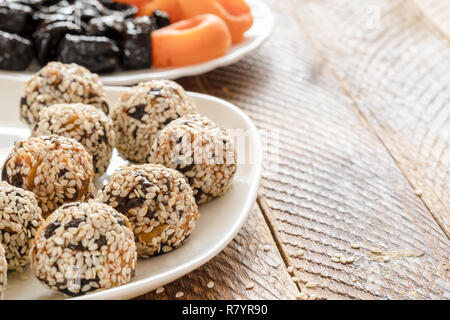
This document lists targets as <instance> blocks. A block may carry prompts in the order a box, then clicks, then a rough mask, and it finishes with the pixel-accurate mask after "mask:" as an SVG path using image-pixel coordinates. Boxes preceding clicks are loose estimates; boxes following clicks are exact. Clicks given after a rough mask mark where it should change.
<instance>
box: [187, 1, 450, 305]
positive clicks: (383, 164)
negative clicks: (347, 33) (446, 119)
mask: <svg viewBox="0 0 450 320" xmlns="http://www.w3.org/2000/svg"><path fill="white" fill-rule="evenodd" d="M268 2H269V3H270V5H271V6H272V8H273V9H274V12H275V14H276V17H277V28H276V30H275V32H274V34H273V36H272V38H271V39H270V41H269V42H268V43H267V44H265V45H264V46H263V47H262V48H261V49H260V50H259V51H258V53H257V54H254V55H252V56H251V57H249V58H246V59H244V60H243V61H241V62H240V63H238V64H236V65H234V66H231V67H228V68H223V69H220V70H217V71H214V72H211V73H208V74H206V75H202V76H200V77H196V78H188V79H184V80H183V81H182V84H183V85H185V86H186V87H187V88H189V89H191V90H194V91H202V92H206V93H209V94H213V95H216V96H219V97H223V98H225V99H227V100H230V101H231V102H233V103H235V104H237V105H238V106H240V107H241V108H242V109H243V110H244V111H245V112H246V113H247V114H248V115H250V117H251V118H252V119H253V120H254V121H255V122H256V123H257V125H258V127H259V128H260V129H265V130H264V131H262V134H263V137H264V138H266V140H268V141H266V142H267V145H268V146H269V147H273V148H276V147H277V139H273V138H274V137H273V136H274V135H275V138H276V136H277V135H278V136H279V138H280V145H279V147H280V153H279V162H278V165H277V162H276V161H273V162H272V161H270V160H271V157H270V154H269V153H267V152H266V155H265V159H266V166H265V171H264V176H263V182H262V190H261V194H262V201H261V203H262V204H263V207H265V213H266V218H267V219H270V222H271V226H272V227H273V228H274V231H275V232H277V237H278V239H280V241H281V244H282V249H283V251H284V252H283V254H285V255H286V256H287V257H289V259H288V263H292V264H293V265H294V266H295V269H296V276H297V277H299V278H300V279H301V286H302V288H303V290H304V291H305V292H307V293H308V294H311V295H317V296H318V297H319V298H391V299H396V298H448V297H449V277H448V257H449V251H450V246H449V242H448V239H447V238H446V237H445V235H444V233H443V232H442V230H441V229H440V227H439V225H438V224H437V223H436V221H435V220H434V219H433V218H432V216H431V215H430V212H429V211H428V209H427V208H426V207H425V206H424V204H423V202H422V201H421V200H420V199H419V198H418V197H417V196H416V195H415V193H414V189H413V188H411V185H410V183H409V181H408V180H407V179H406V178H405V176H404V175H403V174H402V172H401V170H400V169H399V168H398V166H397V163H396V162H395V161H393V159H392V157H391V155H390V154H389V152H388V151H387V150H386V148H385V146H384V145H383V143H381V142H380V140H379V138H378V137H377V135H376V134H374V132H373V130H372V129H371V127H370V126H369V124H368V123H366V122H365V121H364V117H361V115H360V114H359V109H358V108H357V107H356V106H355V103H354V101H353V100H352V99H351V98H349V97H348V96H347V95H346V94H345V93H344V91H343V90H342V84H341V83H340V82H339V81H337V80H336V77H335V75H334V74H333V73H332V72H331V71H330V68H329V66H328V65H327V64H326V63H324V60H323V58H322V57H321V56H320V55H319V54H318V53H317V51H315V49H314V48H313V47H312V46H311V44H310V42H309V41H308V40H307V39H306V37H305V35H304V34H303V33H302V32H301V31H300V30H299V27H298V23H297V21H295V20H294V19H293V18H292V17H291V16H290V13H289V10H291V11H292V9H296V7H297V6H296V4H298V2H297V1H292V6H293V8H290V9H289V10H288V9H287V8H286V6H285V5H284V4H282V3H280V2H279V1H276V0H271V1H268ZM320 3H321V2H320ZM320 22H321V24H322V25H323V28H325V29H326V28H331V26H329V24H330V23H331V22H333V20H320ZM334 40H336V41H337V40H338V39H333V41H334ZM399 41H400V40H399ZM400 42H401V41H400ZM347 59H348V57H347ZM348 67H349V68H350V69H352V68H353V69H354V68H357V65H356V66H353V65H351V66H348ZM379 80H380V81H381V80H382V79H379ZM380 94H381V93H380ZM419 125H421V124H420V123H419ZM426 125H428V124H427V123H424V124H423V126H424V127H425V126H426ZM267 130H272V131H267ZM270 132H272V139H267V138H269V137H270ZM274 160H276V159H274ZM352 243H356V244H359V245H360V246H361V248H360V249H354V248H351V244H352ZM372 247H377V248H379V249H381V254H380V253H373V252H370V251H369V249H370V248H372ZM299 250H303V251H304V252H305V253H304V255H303V256H301V257H300V256H299V255H298V251H299ZM335 253H341V254H343V255H344V256H345V257H349V256H353V255H354V256H355V262H354V263H352V264H340V263H336V262H333V260H335V259H333V258H332V257H333V255H334V254H335ZM380 259H381V260H380ZM383 259H385V260H386V262H384V260H383ZM388 260H389V261H388ZM314 284H317V286H314ZM307 287H309V288H307ZM313 287H314V288H313ZM269 290H270V289H269Z"/></svg>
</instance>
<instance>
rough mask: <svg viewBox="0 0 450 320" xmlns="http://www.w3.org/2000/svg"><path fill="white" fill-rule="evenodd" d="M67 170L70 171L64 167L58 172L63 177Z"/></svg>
mask: <svg viewBox="0 0 450 320" xmlns="http://www.w3.org/2000/svg"><path fill="white" fill-rule="evenodd" d="M67 172H69V170H67V169H62V170H59V172H58V177H60V178H61V177H63V176H64V175H65V174H66V173H67Z"/></svg>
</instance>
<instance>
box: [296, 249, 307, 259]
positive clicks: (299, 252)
mask: <svg viewBox="0 0 450 320" xmlns="http://www.w3.org/2000/svg"><path fill="white" fill-rule="evenodd" d="M304 254H305V251H303V250H298V251H297V258H301V257H303V256H304Z"/></svg>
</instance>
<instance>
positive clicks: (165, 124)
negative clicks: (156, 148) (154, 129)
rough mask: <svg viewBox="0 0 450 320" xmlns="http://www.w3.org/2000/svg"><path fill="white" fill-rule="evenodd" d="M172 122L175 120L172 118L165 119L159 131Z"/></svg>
mask: <svg viewBox="0 0 450 320" xmlns="http://www.w3.org/2000/svg"><path fill="white" fill-rule="evenodd" d="M173 120H175V119H174V118H167V119H166V121H164V122H163V123H161V124H160V126H159V129H162V128H164V127H165V126H167V125H168V124H169V123H171V122H172V121H173Z"/></svg>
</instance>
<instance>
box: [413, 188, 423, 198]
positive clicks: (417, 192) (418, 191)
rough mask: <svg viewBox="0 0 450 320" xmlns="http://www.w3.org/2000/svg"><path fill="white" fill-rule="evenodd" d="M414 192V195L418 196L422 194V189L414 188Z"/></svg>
mask: <svg viewBox="0 0 450 320" xmlns="http://www.w3.org/2000/svg"><path fill="white" fill-rule="evenodd" d="M414 193H415V194H416V195H418V196H419V197H420V196H422V190H420V189H416V190H414Z"/></svg>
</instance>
